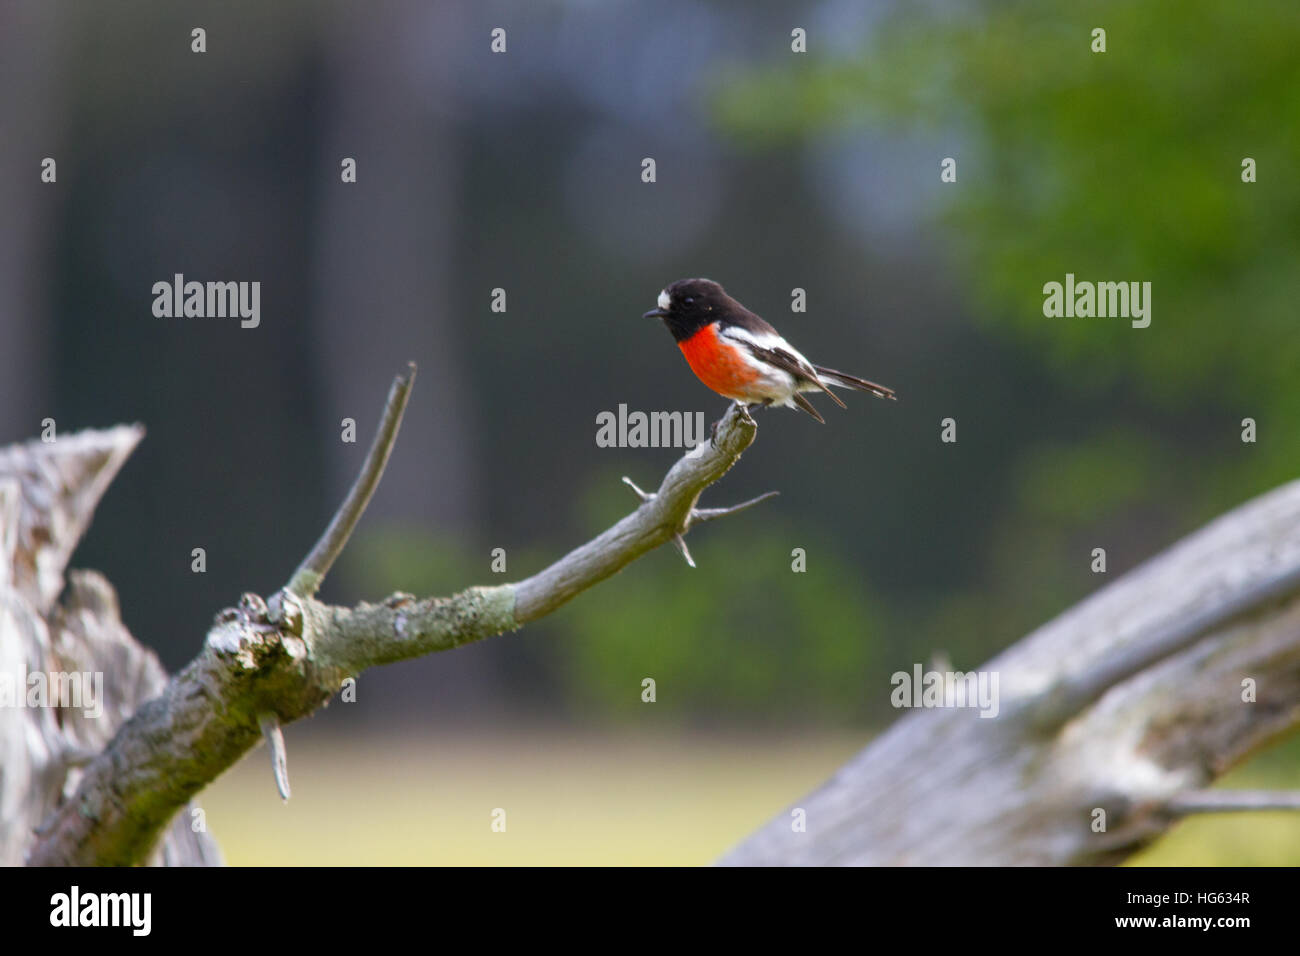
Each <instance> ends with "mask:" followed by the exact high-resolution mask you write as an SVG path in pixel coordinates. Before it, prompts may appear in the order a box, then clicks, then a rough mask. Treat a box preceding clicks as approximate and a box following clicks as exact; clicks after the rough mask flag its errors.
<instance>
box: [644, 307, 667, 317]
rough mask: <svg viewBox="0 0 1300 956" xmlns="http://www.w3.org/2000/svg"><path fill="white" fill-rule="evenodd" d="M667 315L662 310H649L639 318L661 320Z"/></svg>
mask: <svg viewBox="0 0 1300 956" xmlns="http://www.w3.org/2000/svg"><path fill="white" fill-rule="evenodd" d="M667 315H668V313H667V312H665V311H664V310H663V309H651V310H650V311H649V312H647V313H645V314H644V315H642V316H641V318H643V319H662V318H664V317H665V316H667Z"/></svg>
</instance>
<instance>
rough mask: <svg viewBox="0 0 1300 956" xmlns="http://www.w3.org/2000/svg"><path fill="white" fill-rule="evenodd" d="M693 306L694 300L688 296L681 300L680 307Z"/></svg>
mask: <svg viewBox="0 0 1300 956" xmlns="http://www.w3.org/2000/svg"><path fill="white" fill-rule="evenodd" d="M694 304H695V300H694V299H692V298H690V297H689V296H688V297H687V298H685V299H683V300H682V305H694Z"/></svg>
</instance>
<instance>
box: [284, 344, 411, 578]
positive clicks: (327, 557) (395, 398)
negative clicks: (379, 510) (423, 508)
mask: <svg viewBox="0 0 1300 956" xmlns="http://www.w3.org/2000/svg"><path fill="white" fill-rule="evenodd" d="M414 383H415V363H414V362H411V363H410V364H409V365H408V366H407V370H406V372H405V374H402V375H399V376H397V378H395V379H394V380H393V387H392V388H390V389H389V390H388V401H386V402H385V403H384V414H383V416H382V417H381V418H380V420H379V431H377V432H376V433H375V440H374V441H373V442H371V444H370V451H368V452H367V453H366V460H365V462H364V464H362V466H361V473H360V474H359V475H357V480H356V481H355V482H353V484H352V488H351V489H349V491H348V496H347V498H345V499H344V500H343V504H342V505H340V506H339V510H338V511H336V512H335V513H334V519H333V520H332V521H330V524H329V527H328V528H326V529H325V533H324V534H322V535H321V537H320V540H319V541H317V542H316V546H315V547H314V548H312V549H311V553H310V554H309V555H307V557H306V558H305V559H304V560H303V562H302V564H300V565H299V566H298V570H297V571H295V572H294V573H293V577H292V578H290V579H289V584H288V589H289V591H291V592H292V593H293V594H296V595H298V596H299V597H315V595H316V592H317V591H319V590H320V586H321V582H322V581H324V580H325V575H326V574H328V573H329V569H330V568H331V567H333V565H334V562H335V561H336V560H338V556H339V555H340V554H342V553H343V548H344V547H345V546H346V545H347V543H348V538H350V537H352V531H353V529H354V528H356V526H357V522H358V521H360V520H361V515H362V513H363V512H364V511H365V510H366V505H368V504H370V499H371V497H373V496H374V493H375V489H376V488H378V487H379V479H380V478H382V477H383V475H384V468H385V466H386V465H387V464H388V456H389V455H391V454H392V452H393V445H394V444H395V443H396V441H397V431H398V429H399V428H401V426H402V414H403V413H404V412H405V411H406V403H407V401H408V400H409V399H410V397H411V386H412V385H413V384H414Z"/></svg>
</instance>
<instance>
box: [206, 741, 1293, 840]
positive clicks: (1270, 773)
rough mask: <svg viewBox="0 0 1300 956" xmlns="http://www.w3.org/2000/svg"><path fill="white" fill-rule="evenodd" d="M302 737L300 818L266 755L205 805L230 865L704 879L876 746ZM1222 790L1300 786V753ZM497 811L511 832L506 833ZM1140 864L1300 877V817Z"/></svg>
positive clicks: (1277, 758) (1251, 826) (1288, 750)
mask: <svg viewBox="0 0 1300 956" xmlns="http://www.w3.org/2000/svg"><path fill="white" fill-rule="evenodd" d="M295 730H296V731H297V732H296V733H295V732H294V731H295ZM287 740H288V746H289V773H290V779H291V782H292V785H293V798H292V799H291V800H290V801H289V802H288V803H287V804H282V803H281V801H280V799H279V797H278V796H277V795H276V792H275V786H274V784H273V782H272V779H271V773H270V768H269V765H268V764H269V762H268V758H267V755H266V752H265V750H264V749H259V750H257V751H255V752H254V753H252V754H250V755H249V756H248V757H246V758H245V759H244V760H243V761H242V762H241V763H240V764H239V765H238V766H237V767H235V768H234V769H233V770H232V771H231V772H230V773H228V774H226V775H225V776H224V777H223V778H222V779H220V780H219V781H217V783H216V784H214V785H213V786H212V787H210V788H209V789H208V790H207V791H206V792H205V793H204V794H203V796H202V799H201V803H202V805H203V806H204V807H205V809H206V810H207V819H208V826H209V828H210V829H211V831H212V832H213V834H214V835H215V836H216V838H217V840H218V842H219V843H220V844H221V847H222V849H223V851H224V853H225V854H226V860H227V862H228V863H230V864H232V865H240V866H260V865H277V864H279V865H286V864H287V865H306V866H318V865H319V866H324V865H360V866H372V865H403V866H405V865H686V866H693V865H704V864H708V863H710V862H712V861H714V860H716V859H717V858H718V856H719V855H721V854H722V853H723V852H724V851H725V850H726V849H727V848H728V847H730V846H732V845H734V844H735V843H736V842H737V841H739V840H740V839H742V838H743V837H744V836H745V835H746V834H748V833H749V832H751V831H752V830H754V829H755V828H756V827H758V826H759V825H760V824H761V823H763V822H764V821H765V820H766V819H768V818H769V817H770V816H772V815H773V814H775V813H777V812H779V811H780V810H781V809H782V808H784V807H785V806H786V805H787V804H789V803H791V802H793V801H794V800H796V799H797V798H798V797H799V796H800V795H802V794H804V793H806V792H807V791H809V790H810V789H812V788H813V787H815V786H817V785H818V784H820V783H821V782H822V781H824V780H825V779H826V778H827V777H829V776H830V775H831V773H832V772H833V771H834V770H835V769H836V768H837V767H838V766H839V765H840V764H842V763H843V762H844V761H845V760H847V759H848V758H849V757H850V756H851V755H852V754H853V753H855V752H856V751H857V750H858V749H859V748H860V747H861V746H862V744H863V742H864V737H863V736H862V735H850V734H843V735H829V734H824V733H823V734H816V735H810V736H794V735H792V736H789V737H786V738H784V739H770V738H758V737H755V736H727V735H720V734H714V735H699V734H691V735H690V736H685V735H683V736H681V737H671V736H666V735H661V736H645V735H640V734H635V733H618V734H615V733H610V734H606V735H596V734H592V733H589V732H582V733H579V732H576V731H574V730H572V729H569V728H564V727H536V726H533V727H528V728H519V729H508V728H500V727H497V728H493V729H491V730H485V731H483V732H465V731H455V732H444V733H442V734H440V735H434V734H430V735H428V736H427V737H419V736H416V735H410V734H408V735H406V736H404V737H397V738H395V739H382V738H361V737H354V738H351V739H340V738H338V737H327V736H325V735H322V734H319V733H313V732H311V730H310V728H289V732H288V733H287ZM1224 784H1225V785H1227V786H1235V787H1269V788H1282V787H1300V741H1292V742H1291V743H1290V744H1288V745H1286V746H1284V747H1280V748H1276V749H1274V750H1273V751H1272V752H1270V753H1267V754H1265V755H1262V756H1261V757H1259V758H1257V759H1256V760H1255V761H1253V762H1251V763H1250V764H1248V765H1246V766H1244V767H1242V768H1240V769H1239V770H1238V771H1236V772H1234V773H1233V774H1231V775H1230V776H1229V777H1227V778H1225V781H1224ZM956 796H958V797H959V795H956ZM498 807H500V808H502V809H504V810H505V811H506V831H505V832H504V833H494V832H492V830H491V826H490V824H491V814H492V811H493V810H494V809H495V808H498ZM1132 862H1133V863H1134V864H1137V865H1153V866H1158V865H1170V866H1182V865H1194V864H1201V865H1250V866H1254V865H1276V866H1294V865H1296V864H1298V863H1300V814H1282V813H1261V814H1236V815H1216V816H1202V817H1199V818H1196V819H1193V820H1190V821H1188V822H1186V823H1183V824H1181V825H1179V826H1177V827H1176V828H1175V829H1174V830H1173V831H1172V832H1171V833H1170V834H1168V835H1167V836H1166V837H1165V838H1164V839H1163V840H1161V841H1160V842H1158V843H1157V844H1156V845H1154V846H1153V847H1151V848H1150V849H1148V850H1146V851H1144V852H1143V853H1141V854H1139V855H1138V856H1137V857H1136V858H1135V859H1134V860H1133V861H1132Z"/></svg>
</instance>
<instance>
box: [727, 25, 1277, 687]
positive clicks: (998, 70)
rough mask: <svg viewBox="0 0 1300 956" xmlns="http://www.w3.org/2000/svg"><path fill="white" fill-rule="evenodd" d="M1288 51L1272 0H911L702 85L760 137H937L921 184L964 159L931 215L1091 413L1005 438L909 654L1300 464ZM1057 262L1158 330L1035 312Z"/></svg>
mask: <svg viewBox="0 0 1300 956" xmlns="http://www.w3.org/2000/svg"><path fill="white" fill-rule="evenodd" d="M1096 27H1101V28H1104V29H1105V31H1106V52H1105V53H1094V52H1093V50H1092V44H1093V32H1092V31H1093V29H1094V28H1096ZM1297 49H1300V8H1297V7H1296V5H1295V4H1294V3H1293V2H1288V0H1263V2H1259V3H1250V4H1224V3H1220V2H1217V0H1151V2H1144V3H1141V4H1130V3H1123V2H1110V0H1103V2H1098V3H1092V4H1088V5H1087V6H1086V7H1084V6H1079V5H1071V4H1063V3H1048V4H1044V3H1040V2H1032V3H1031V2H985V3H979V4H975V5H972V6H970V7H967V8H965V9H963V10H961V11H958V10H956V9H954V8H953V7H951V6H950V5H945V6H944V7H942V8H939V9H934V10H932V11H930V12H929V13H927V12H925V11H923V10H921V9H920V8H918V7H916V6H915V5H912V4H908V5H900V6H899V7H898V8H897V12H896V15H895V16H893V17H892V19H889V20H886V21H885V22H883V23H882V24H880V25H879V27H878V29H877V30H876V31H875V32H874V33H873V34H872V36H871V38H870V40H869V41H868V47H867V48H866V49H863V50H861V51H859V52H857V53H854V54H852V55H845V56H839V57H828V56H818V57H811V56H810V57H794V58H793V59H792V60H790V61H787V62H786V64H784V65H782V66H779V67H768V68H765V69H759V70H754V69H753V68H745V69H739V68H736V69H727V70H724V71H721V72H720V73H719V74H718V75H717V76H715V78H714V85H713V96H712V101H713V105H714V110H715V115H716V117H717V119H718V122H719V124H720V126H721V127H722V128H723V129H725V130H727V131H728V132H729V133H730V134H731V135H732V136H733V138H734V139H735V140H736V141H737V142H738V143H740V144H743V145H745V146H747V147H749V148H752V149H756V150H767V149H773V148H781V149H788V148H789V147H790V146H792V145H797V144H799V143H801V142H810V141H813V140H815V139H817V138H819V137H834V136H842V135H843V134H844V133H845V131H846V130H849V131H851V130H865V131H877V130H880V129H882V128H884V129H893V130H895V131H900V132H910V133H922V134H926V135H930V136H933V137H934V138H935V141H936V142H937V143H938V144H939V145H938V149H940V150H942V151H941V152H938V153H936V154H935V158H934V177H935V180H936V182H937V181H938V178H939V172H940V168H939V163H940V159H941V158H942V157H944V156H952V157H954V158H956V159H957V162H958V177H957V182H956V183H954V184H950V185H946V186H943V187H942V190H941V192H940V193H939V195H940V196H941V197H942V199H943V201H942V202H941V203H940V204H939V206H938V208H937V209H936V212H935V219H934V225H935V226H936V227H937V228H938V235H939V236H941V237H942V238H943V239H944V240H946V241H947V242H948V244H949V247H950V250H951V252H952V257H953V259H954V260H955V263H956V265H957V267H958V269H959V279H960V280H961V282H962V287H963V288H964V290H965V292H966V295H967V296H968V298H969V303H970V306H971V308H972V309H973V311H974V312H975V314H977V315H978V316H979V319H980V321H981V322H982V323H983V325H984V326H985V327H986V328H988V329H990V330H991V331H993V332H994V333H995V334H997V335H999V336H1000V337H1001V338H1002V339H1004V340H1005V341H1007V342H1009V343H1012V344H1013V345H1015V346H1016V347H1017V348H1019V349H1020V350H1021V352H1022V354H1023V361H1024V362H1026V363H1032V364H1036V365H1040V366H1042V367H1044V368H1046V369H1048V370H1050V372H1051V374H1052V375H1053V377H1054V379H1055V380H1056V382H1057V387H1058V388H1059V390H1060V391H1061V392H1062V393H1065V394H1073V395H1074V396H1075V397H1076V398H1075V400H1076V402H1077V403H1078V405H1079V407H1080V409H1081V417H1082V418H1086V419H1090V421H1091V423H1090V424H1083V426H1082V428H1080V427H1079V425H1080V423H1079V422H1062V423H1061V424H1060V426H1059V429H1058V432H1059V433H1058V435H1057V436H1056V437H1052V436H1051V435H1050V434H1049V435H1045V436H1043V437H1040V438H1037V439H1035V440H1033V441H1031V442H1028V443H1026V445H1025V446H1024V447H1022V448H1019V449H1011V451H1012V453H1013V454H1016V455H1017V458H1016V460H1015V462H1014V464H1013V465H1012V468H1011V470H1010V473H1009V476H1010V482H1009V486H1008V491H1009V492H1010V494H1009V495H1008V496H1007V498H1006V499H1005V501H1004V502H1002V503H1000V510H999V521H998V522H997V525H996V528H995V530H994V531H993V532H992V534H991V536H990V538H989V540H988V541H987V543H986V547H987V549H988V553H987V555H986V556H985V559H984V560H983V561H982V562H978V563H979V566H981V567H982V568H983V570H982V572H981V579H980V580H978V581H976V582H974V584H973V585H972V586H970V587H967V588H962V589H957V590H956V591H955V592H954V593H950V594H948V595H946V596H943V597H941V598H940V599H939V600H938V601H937V602H935V601H931V602H922V603H918V606H916V607H914V608H911V609H909V610H908V611H907V617H908V619H909V621H910V622H912V623H910V624H909V627H908V630H909V632H910V633H911V634H912V635H913V636H914V637H915V639H916V643H917V646H919V647H925V646H933V647H945V646H946V647H947V648H948V649H949V650H951V651H952V652H953V653H954V655H955V658H964V659H960V660H956V663H958V664H959V665H965V666H972V665H974V664H975V663H977V662H978V660H979V659H980V656H981V652H982V649H983V648H984V647H985V646H986V645H985V642H984V639H983V638H982V637H981V635H982V636H983V637H987V635H989V634H991V633H1000V634H1001V635H1002V639H1003V640H1005V641H1010V640H1013V639H1014V638H1015V636H1016V634H1017V632H1021V631H1023V630H1024V629H1027V628H1029V627H1032V626H1034V625H1035V624H1037V623H1040V622H1041V621H1043V620H1045V619H1047V618H1048V617H1050V616H1052V615H1053V614H1054V613H1056V612H1058V611H1060V610H1062V609H1064V608H1065V607H1067V606H1069V605H1070V604H1071V603H1073V602H1074V601H1075V600H1077V599H1078V598H1079V596H1080V592H1081V591H1082V590H1085V589H1091V588H1092V587H1095V586H1096V584H1097V583H1098V582H1099V581H1100V580H1101V579H1097V578H1093V579H1092V581H1091V582H1089V581H1087V580H1086V579H1087V578H1088V577H1089V575H1088V574H1087V573H1082V572H1081V568H1083V566H1084V565H1083V561H1082V559H1081V558H1080V555H1081V554H1083V555H1086V554H1088V553H1089V551H1090V549H1091V548H1092V547H1094V546H1096V545H1097V544H1100V543H1105V544H1106V545H1107V547H1108V550H1109V551H1110V560H1111V564H1110V568H1109V570H1110V572H1111V573H1114V572H1116V571H1123V570H1125V569H1126V568H1127V567H1129V566H1131V565H1132V564H1135V563H1137V561H1138V560H1140V559H1141V558H1143V557H1146V556H1147V554H1149V550H1147V551H1146V553H1141V552H1142V550H1145V549H1149V547H1150V545H1149V542H1150V541H1152V540H1155V541H1160V540H1166V541H1167V540H1172V539H1173V538H1175V537H1177V536H1178V535H1179V534H1181V533H1185V532H1186V531H1189V530H1191V529H1192V528H1194V527H1196V526H1197V525H1199V524H1200V523H1202V522H1204V521H1206V520H1208V519H1209V518H1211V517H1213V516H1214V515H1216V514H1218V513H1220V512H1222V511H1224V510H1226V509H1228V508H1231V507H1232V506H1234V505H1236V504H1238V503H1240V502H1241V501H1243V500H1245V499H1246V498H1249V497H1250V496H1251V495H1253V494H1257V493H1259V492H1261V491H1264V490H1266V489H1268V488H1270V487H1272V486H1274V485H1276V484H1279V483H1281V482H1283V481H1286V480H1289V479H1291V478H1294V477H1295V476H1296V475H1297V474H1300V446H1297V444H1296V443H1295V442H1294V441H1292V440H1291V436H1292V435H1293V434H1294V432H1295V423H1296V422H1297V421H1298V420H1300V377H1297V375H1296V369H1297V367H1298V366H1300V334H1298V333H1300V330H1298V329H1297V323H1296V314H1297V302H1298V301H1300V269H1297V268H1296V263H1297V262H1298V261H1300V229H1297V228H1296V227H1297V223H1300V178H1298V177H1297V176H1296V175H1295V171H1294V159H1295V157H1296V156H1297V155H1300V123H1297V122H1296V119H1297V118H1300V57H1298V56H1297V55H1296V51H1297ZM1245 157H1251V158H1253V159H1254V160H1255V162H1256V164H1257V180H1258V181H1257V182H1255V183H1246V182H1243V180H1242V161H1243V159H1244V158H1245ZM1067 272H1071V273H1074V274H1075V276H1076V277H1077V278H1078V279H1080V280H1084V279H1090V280H1094V281H1101V280H1125V281H1149V282H1151V283H1152V305H1153V313H1152V314H1153V319H1152V324H1151V326H1150V328H1148V329H1141V330H1139V329H1133V328H1131V327H1130V325H1129V323H1128V322H1127V321H1124V320H1122V319H1113V318H1112V319H1097V318H1093V319H1088V318H1046V317H1044V315H1043V291H1042V289H1043V285H1044V283H1046V282H1050V281H1057V282H1060V281H1062V280H1063V278H1064V276H1065V274H1066V273H1067ZM1245 417H1251V418H1254V419H1256V420H1257V422H1258V423H1259V429H1260V436H1261V437H1260V439H1259V442H1258V444H1253V445H1248V444H1243V443H1242V442H1241V441H1240V440H1239V433H1240V421H1241V419H1243V418H1245ZM1180 466H1181V468H1180ZM1130 546H1131V547H1130ZM975 563H976V562H974V561H973V562H972V564H975Z"/></svg>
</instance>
